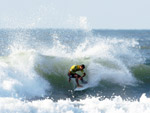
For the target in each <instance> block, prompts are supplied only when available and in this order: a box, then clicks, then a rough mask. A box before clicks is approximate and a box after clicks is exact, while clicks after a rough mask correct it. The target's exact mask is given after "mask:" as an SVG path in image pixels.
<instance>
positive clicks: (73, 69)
mask: <svg viewBox="0 0 150 113" xmlns="http://www.w3.org/2000/svg"><path fill="white" fill-rule="evenodd" d="M77 71H81V72H82V73H83V74H84V70H83V69H82V70H81V69H80V65H73V66H71V68H70V70H69V73H70V75H69V77H70V78H74V74H76V72H77ZM77 75H78V74H77ZM78 76H79V77H80V75H78Z"/></svg>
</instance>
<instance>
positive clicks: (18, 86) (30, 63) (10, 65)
mask: <svg viewBox="0 0 150 113" xmlns="http://www.w3.org/2000/svg"><path fill="white" fill-rule="evenodd" d="M35 56H36V54H33V53H32V52H28V51H26V52H23V51H22V52H18V53H14V54H13V53H12V54H11V55H10V56H8V57H6V58H2V59H0V73H1V77H0V89H1V90H0V96H1V97H15V98H24V97H25V98H32V97H35V96H40V97H41V96H44V95H46V90H50V84H49V83H48V82H47V81H46V80H44V79H43V78H42V77H40V75H38V74H37V73H36V72H35V71H34V62H35V61H34V59H35V58H34V57H35Z"/></svg>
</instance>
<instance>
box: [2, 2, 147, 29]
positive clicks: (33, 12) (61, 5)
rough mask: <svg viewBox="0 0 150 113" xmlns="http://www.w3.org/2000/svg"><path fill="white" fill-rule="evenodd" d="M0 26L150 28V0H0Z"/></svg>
mask: <svg viewBox="0 0 150 113" xmlns="http://www.w3.org/2000/svg"><path fill="white" fill-rule="evenodd" d="M0 28H71V29H76V28H81V29H150V0H0Z"/></svg>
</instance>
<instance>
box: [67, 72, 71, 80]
mask: <svg viewBox="0 0 150 113" xmlns="http://www.w3.org/2000/svg"><path fill="white" fill-rule="evenodd" d="M70 74H71V73H70V71H69V73H68V77H69V82H70V81H71V77H70Z"/></svg>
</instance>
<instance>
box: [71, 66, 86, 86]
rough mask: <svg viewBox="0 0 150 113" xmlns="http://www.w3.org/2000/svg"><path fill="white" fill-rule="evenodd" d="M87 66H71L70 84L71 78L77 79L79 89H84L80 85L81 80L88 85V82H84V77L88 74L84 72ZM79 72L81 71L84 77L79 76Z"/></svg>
mask: <svg viewBox="0 0 150 113" xmlns="http://www.w3.org/2000/svg"><path fill="white" fill-rule="evenodd" d="M84 68H85V65H84V64H82V65H73V66H71V68H70V70H69V72H68V76H69V82H70V81H71V78H75V79H76V83H77V87H82V86H81V85H80V84H79V80H81V82H82V83H84V84H85V83H87V82H86V81H84V80H83V77H84V76H85V75H86V73H85V72H84V70H83V69H84ZM77 71H81V72H82V74H83V75H82V76H80V75H79V74H77V73H76V72H77Z"/></svg>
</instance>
